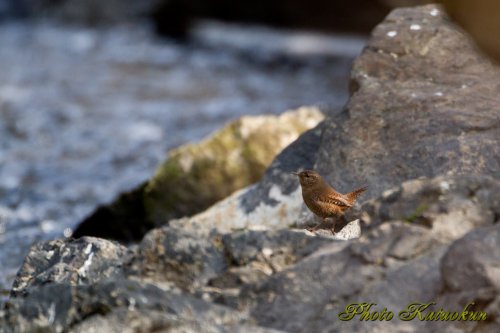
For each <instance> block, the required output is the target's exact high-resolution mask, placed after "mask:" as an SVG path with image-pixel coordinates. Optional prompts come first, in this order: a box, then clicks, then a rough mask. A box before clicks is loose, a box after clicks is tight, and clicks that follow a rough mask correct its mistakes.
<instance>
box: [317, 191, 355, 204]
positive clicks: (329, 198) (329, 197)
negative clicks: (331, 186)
mask: <svg viewBox="0 0 500 333" xmlns="http://www.w3.org/2000/svg"><path fill="white" fill-rule="evenodd" d="M316 200H317V201H318V202H320V203H325V204H334V205H337V206H339V207H352V205H351V204H350V203H349V201H347V200H346V199H345V198H343V197H342V195H340V194H338V193H336V192H333V191H332V193H328V194H326V195H320V196H318V197H317V199H316Z"/></svg>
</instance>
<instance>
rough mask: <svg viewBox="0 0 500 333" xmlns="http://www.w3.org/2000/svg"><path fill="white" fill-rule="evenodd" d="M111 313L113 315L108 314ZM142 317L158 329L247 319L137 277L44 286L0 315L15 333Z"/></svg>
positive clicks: (13, 302) (84, 327) (131, 321)
mask: <svg viewBox="0 0 500 333" xmlns="http://www.w3.org/2000/svg"><path fill="white" fill-rule="evenodd" d="M110 313H111V314H112V315H111V316H110V317H109V318H107V314H110ZM140 315H145V316H146V317H147V319H142V323H146V324H148V325H150V326H152V328H153V329H154V327H155V326H154V325H157V324H158V325H159V326H160V327H162V326H163V325H164V326H163V328H164V329H167V328H168V327H169V326H170V325H171V323H172V322H173V323H174V324H176V323H177V324H179V322H180V323H182V321H184V322H183V324H187V323H189V322H192V321H201V322H212V323H217V324H218V325H221V326H224V325H236V324H238V323H240V322H242V321H243V320H244V319H245V316H244V315H242V314H241V313H238V312H237V311H234V310H231V309H229V308H226V307H223V306H220V305H215V304H210V303H207V302H205V301H203V300H200V299H196V298H193V297H192V296H189V295H182V294H176V293H169V292H165V291H163V290H162V289H159V288H158V287H155V286H153V285H150V284H144V283H139V282H136V281H129V280H116V281H112V282H102V283H97V284H94V285H91V286H90V285H82V286H70V285H68V284H49V285H46V286H42V287H40V288H38V289H37V290H35V291H34V292H33V293H30V294H29V295H28V296H26V297H25V298H16V299H12V300H10V301H9V302H8V303H7V306H6V309H5V310H4V311H3V313H2V316H1V317H0V323H2V320H3V323H2V325H3V326H2V327H4V328H6V329H10V330H12V331H13V332H33V331H37V330H38V331H44V332H63V331H67V330H68V329H70V328H72V327H73V326H74V325H76V324H79V323H80V322H82V321H85V320H86V319H90V321H89V323H88V324H79V326H78V327H77V328H75V332H78V331H80V329H81V331H83V332H85V331H87V332H89V331H90V327H92V326H93V324H95V323H96V322H99V321H100V319H102V317H106V318H105V320H106V321H107V322H108V321H109V322H108V323H107V324H106V325H108V324H109V323H110V322H113V320H117V319H118V318H121V319H124V320H126V321H125V322H124V323H122V325H123V324H129V325H130V324H133V325H137V324H138V323H134V319H135V318H136V317H138V316H140ZM185 321H187V323H186V322H185ZM104 327H106V326H104ZM146 327H147V326H146ZM146 327H145V328H146ZM116 328H117V327H115V329H116ZM129 328H130V329H132V328H133V327H131V326H129ZM137 331H141V330H139V329H136V330H135V332H137ZM210 331H211V330H207V332H210Z"/></svg>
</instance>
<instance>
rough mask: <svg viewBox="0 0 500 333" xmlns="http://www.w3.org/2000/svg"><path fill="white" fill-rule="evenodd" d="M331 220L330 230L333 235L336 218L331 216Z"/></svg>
mask: <svg viewBox="0 0 500 333" xmlns="http://www.w3.org/2000/svg"><path fill="white" fill-rule="evenodd" d="M332 222H333V225H332V227H331V228H330V231H331V232H332V235H334V236H335V234H336V233H335V224H337V220H336V219H335V218H334V217H332Z"/></svg>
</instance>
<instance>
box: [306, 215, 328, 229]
mask: <svg viewBox="0 0 500 333" xmlns="http://www.w3.org/2000/svg"><path fill="white" fill-rule="evenodd" d="M325 221H326V218H323V221H321V222H320V223H318V224H316V225H315V226H314V227H312V228H308V229H307V230H309V231H310V232H315V231H316V230H318V229H319V227H321V226H322V225H323V224H325Z"/></svg>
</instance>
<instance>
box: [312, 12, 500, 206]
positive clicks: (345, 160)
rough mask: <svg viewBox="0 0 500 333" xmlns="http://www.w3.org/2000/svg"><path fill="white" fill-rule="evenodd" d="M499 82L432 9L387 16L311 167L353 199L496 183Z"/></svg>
mask: <svg viewBox="0 0 500 333" xmlns="http://www.w3.org/2000/svg"><path fill="white" fill-rule="evenodd" d="M499 74H500V70H499V68H498V67H496V66H495V65H493V64H492V63H491V61H490V60H489V59H488V58H486V57H484V56H483V55H482V54H481V53H480V52H479V51H478V50H477V48H476V46H475V44H474V43H473V42H472V41H471V39H470V38H469V37H468V36H467V35H466V34H465V33H464V32H463V31H461V30H460V29H457V27H456V26H455V25H454V24H452V23H451V22H450V21H449V19H448V18H447V17H446V15H445V14H444V13H443V11H442V9H441V7H437V6H435V5H429V6H423V7H417V8H401V9H396V10H394V11H393V12H392V13H391V14H390V15H389V16H388V17H387V18H386V20H385V21H384V22H382V23H381V24H380V25H378V26H377V27H376V28H375V29H374V31H373V33H372V37H371V39H370V41H369V42H368V44H367V45H366V47H365V49H364V51H363V53H362V54H361V56H360V57H358V58H357V59H356V61H355V62H354V65H353V69H352V72H351V83H350V85H351V94H352V95H351V98H350V100H349V102H348V104H347V106H346V108H345V110H344V112H343V113H342V114H341V115H339V116H337V117H330V118H329V119H328V120H327V124H326V125H325V126H324V129H325V130H324V132H323V135H322V143H321V147H320V150H319V152H318V156H317V160H316V164H315V168H316V169H317V171H318V172H320V173H321V174H322V175H324V176H325V177H326V179H327V180H328V181H330V182H331V183H332V184H333V185H334V186H335V187H336V188H338V190H339V191H340V192H342V191H347V190H349V189H350V188H351V187H352V186H353V185H355V184H358V183H366V184H368V185H369V188H368V192H367V195H365V196H363V197H362V198H363V199H367V198H369V197H370V196H374V195H378V194H380V193H382V191H384V190H386V189H388V188H391V187H393V186H397V185H399V184H400V183H401V182H403V181H406V180H409V179H415V178H418V177H421V176H426V177H435V176H438V175H466V174H485V175H489V176H492V177H493V178H497V179H498V178H500V159H499V158H498V156H500V146H499V145H498V144H497V142H498V138H499V137H500V124H499V122H498V114H499V113H500V104H499V103H498V99H497V93H498V87H499V85H500V75H499Z"/></svg>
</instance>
